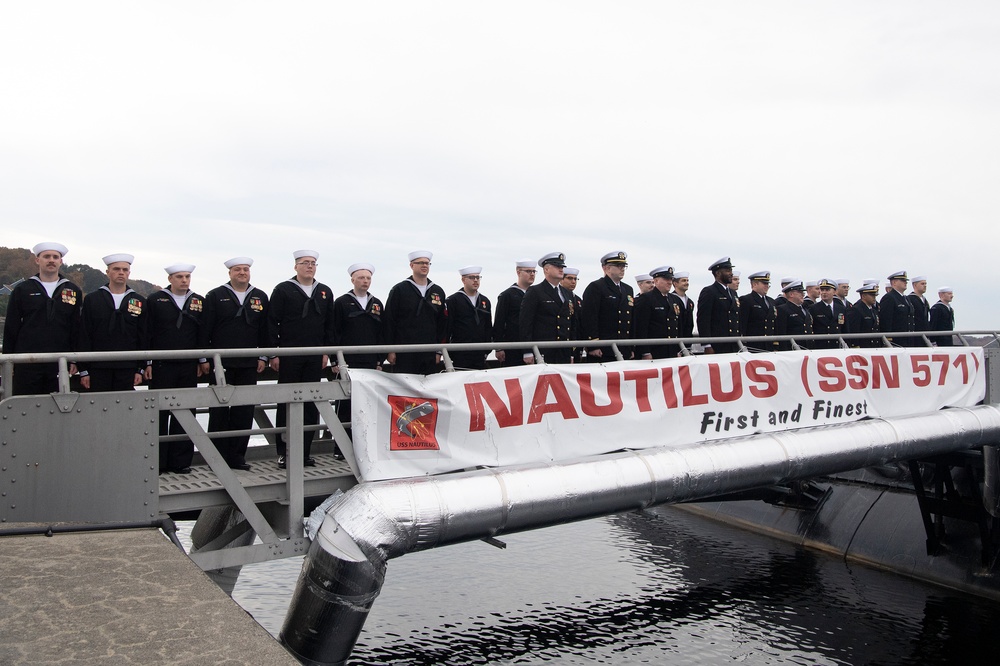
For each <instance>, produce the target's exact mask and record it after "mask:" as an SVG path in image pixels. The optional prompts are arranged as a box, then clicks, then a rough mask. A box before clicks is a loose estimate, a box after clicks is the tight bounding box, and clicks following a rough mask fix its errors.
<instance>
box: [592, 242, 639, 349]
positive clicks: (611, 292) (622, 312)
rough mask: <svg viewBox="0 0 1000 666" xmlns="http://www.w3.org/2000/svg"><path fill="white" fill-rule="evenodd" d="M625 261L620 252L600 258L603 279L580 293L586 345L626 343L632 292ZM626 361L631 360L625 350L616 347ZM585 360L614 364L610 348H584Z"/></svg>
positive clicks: (610, 253) (595, 281) (630, 319)
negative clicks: (600, 342)
mask: <svg viewBox="0 0 1000 666" xmlns="http://www.w3.org/2000/svg"><path fill="white" fill-rule="evenodd" d="M626 268H628V257H627V255H626V254H625V253H624V252H620V251H616V252H609V253H607V254H606V255H604V256H603V257H601V269H602V270H603V271H604V277H602V278H598V279H597V280H594V281H593V282H591V283H590V284H589V285H587V289H586V290H584V292H583V303H584V306H583V312H582V313H581V319H580V321H581V323H582V324H583V336H582V337H583V339H585V340H589V341H597V340H600V341H608V340H626V339H628V338H630V337H631V327H632V305H633V299H634V292H633V290H632V286H631V285H629V284H627V283H625V282H624V279H625V269H626ZM618 350H619V351H620V352H621V353H622V356H623V357H625V358H626V359H628V358H631V355H632V350H631V348H629V347H623V346H619V347H618ZM587 360H588V361H590V362H592V363H600V362H602V361H614V360H615V354H614V351H613V350H612V349H611V347H594V346H588V347H587Z"/></svg>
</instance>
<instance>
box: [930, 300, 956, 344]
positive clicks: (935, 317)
mask: <svg viewBox="0 0 1000 666" xmlns="http://www.w3.org/2000/svg"><path fill="white" fill-rule="evenodd" d="M953 298H955V294H954V290H953V289H952V288H951V287H941V288H940V289H938V302H937V303H935V304H934V305H933V306H931V320H930V330H932V331H954V330H955V310H954V309H953V308H952V307H951V301H952V299H953ZM931 342H933V343H934V344H936V345H937V346H938V347H953V346H954V345H955V336H953V335H935V336H934V337H933V338H931Z"/></svg>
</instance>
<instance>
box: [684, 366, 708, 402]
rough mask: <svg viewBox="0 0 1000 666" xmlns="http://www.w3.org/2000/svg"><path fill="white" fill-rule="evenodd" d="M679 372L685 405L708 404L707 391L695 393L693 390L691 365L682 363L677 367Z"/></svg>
mask: <svg viewBox="0 0 1000 666" xmlns="http://www.w3.org/2000/svg"><path fill="white" fill-rule="evenodd" d="M677 374H678V375H680V378H681V394H682V395H683V396H684V406H685V407H690V406H691V405H707V404H708V394H707V393H702V394H700V395H695V394H694V393H692V392H691V367H690V366H687V365H682V366H680V367H679V368H677Z"/></svg>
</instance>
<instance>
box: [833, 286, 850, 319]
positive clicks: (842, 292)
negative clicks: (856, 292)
mask: <svg viewBox="0 0 1000 666" xmlns="http://www.w3.org/2000/svg"><path fill="white" fill-rule="evenodd" d="M834 282H836V283H837V293H836V294H834V295H833V297H834V298H835V299H837V300H838V301H840V302H841V304H842V305H843V306H844V312H847V311H848V310H850V309H851V306H852V305H854V304H853V303H851V302H850V301H849V300H847V297H848V295H850V293H851V281H850V280H848V279H847V278H836V279H835V280H834Z"/></svg>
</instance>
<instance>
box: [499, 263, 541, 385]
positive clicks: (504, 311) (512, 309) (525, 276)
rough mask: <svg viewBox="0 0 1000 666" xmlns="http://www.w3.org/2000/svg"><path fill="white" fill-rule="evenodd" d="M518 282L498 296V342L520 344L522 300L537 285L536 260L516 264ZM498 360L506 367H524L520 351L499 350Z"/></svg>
mask: <svg viewBox="0 0 1000 666" xmlns="http://www.w3.org/2000/svg"><path fill="white" fill-rule="evenodd" d="M514 268H515V270H516V272H517V281H516V282H514V284H512V285H510V286H509V287H507V288H506V289H504V290H503V291H502V292H500V295H499V296H497V309H496V315H495V316H494V319H493V339H494V340H496V341H497V342H518V341H520V339H521V328H520V316H521V299H523V298H524V292H526V291H527V290H528V287H530V286H531V285H533V284H534V283H535V275H536V268H535V260H534V259H519V260H518V261H517V262H515V264H514ZM497 360H498V361H500V363H501V365H503V366H504V367H510V366H515V365H524V360H523V356H522V355H521V352H520V351H514V352H511V353H510V354H508V353H506V352H505V351H504V350H503V349H498V350H497Z"/></svg>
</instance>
